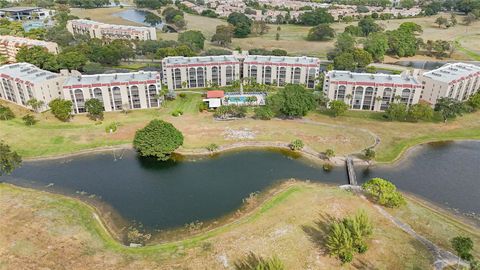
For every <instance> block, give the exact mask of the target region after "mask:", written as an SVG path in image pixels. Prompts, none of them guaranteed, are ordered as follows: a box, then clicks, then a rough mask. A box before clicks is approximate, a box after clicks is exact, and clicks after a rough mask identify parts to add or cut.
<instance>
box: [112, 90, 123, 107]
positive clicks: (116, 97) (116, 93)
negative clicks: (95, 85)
mask: <svg viewBox="0 0 480 270" xmlns="http://www.w3.org/2000/svg"><path fill="white" fill-rule="evenodd" d="M112 95H113V105H114V110H118V111H120V110H122V105H123V103H122V93H121V91H120V88H119V87H117V86H115V87H113V88H112Z"/></svg>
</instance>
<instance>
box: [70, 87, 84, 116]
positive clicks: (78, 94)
mask: <svg viewBox="0 0 480 270" xmlns="http://www.w3.org/2000/svg"><path fill="white" fill-rule="evenodd" d="M73 93H74V95H73V96H74V98H75V103H76V105H77V106H76V107H77V113H84V112H86V110H85V98H84V97H83V90H82V89H76V90H75V91H74V92H73Z"/></svg>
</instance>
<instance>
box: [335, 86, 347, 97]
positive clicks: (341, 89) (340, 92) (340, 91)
mask: <svg viewBox="0 0 480 270" xmlns="http://www.w3.org/2000/svg"><path fill="white" fill-rule="evenodd" d="M346 90H347V87H345V85H340V86H339V87H338V91H337V98H336V100H344V99H345V91H346Z"/></svg>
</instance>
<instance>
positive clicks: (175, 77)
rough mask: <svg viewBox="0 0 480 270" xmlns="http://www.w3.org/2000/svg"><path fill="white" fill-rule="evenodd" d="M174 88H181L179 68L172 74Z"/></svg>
mask: <svg viewBox="0 0 480 270" xmlns="http://www.w3.org/2000/svg"><path fill="white" fill-rule="evenodd" d="M173 83H174V88H175V89H177V88H182V72H181V71H180V69H179V68H176V69H175V70H174V72H173Z"/></svg>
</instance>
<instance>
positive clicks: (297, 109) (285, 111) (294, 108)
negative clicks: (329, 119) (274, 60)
mask: <svg viewBox="0 0 480 270" xmlns="http://www.w3.org/2000/svg"><path fill="white" fill-rule="evenodd" d="M267 102H268V104H269V106H271V108H272V109H273V111H274V112H275V113H276V114H278V115H283V116H287V117H302V116H305V115H306V114H307V113H308V112H309V111H311V110H313V109H315V108H316V102H315V96H314V95H313V93H312V91H310V90H308V89H306V88H305V87H304V86H302V85H298V84H288V85H286V86H285V87H284V88H283V89H280V90H279V91H278V93H277V94H275V95H272V96H269V98H268V100H267Z"/></svg>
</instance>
